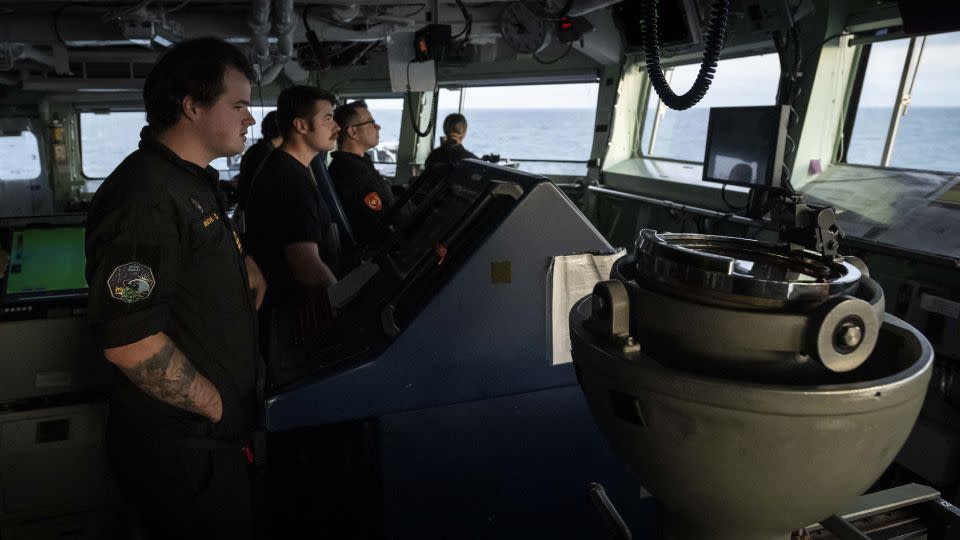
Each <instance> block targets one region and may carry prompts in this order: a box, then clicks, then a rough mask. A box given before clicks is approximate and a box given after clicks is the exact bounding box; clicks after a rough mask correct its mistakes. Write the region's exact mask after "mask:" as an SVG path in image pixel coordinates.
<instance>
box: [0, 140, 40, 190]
mask: <svg viewBox="0 0 960 540" xmlns="http://www.w3.org/2000/svg"><path fill="white" fill-rule="evenodd" d="M40 171H41V167H40V146H39V145H38V144H37V137H36V135H34V134H33V133H31V132H30V131H27V130H24V131H20V130H16V131H10V132H0V181H3V180H33V179H35V178H37V177H39V176H40Z"/></svg>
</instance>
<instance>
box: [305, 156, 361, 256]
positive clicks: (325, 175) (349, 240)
mask: <svg viewBox="0 0 960 540" xmlns="http://www.w3.org/2000/svg"><path fill="white" fill-rule="evenodd" d="M310 169H311V170H313V176H314V177H315V178H316V179H317V187H319V188H320V196H321V197H323V202H324V203H326V205H327V208H328V209H329V210H330V217H331V218H333V221H334V222H335V223H336V224H337V229H338V232H339V234H340V249H341V250H342V251H343V252H344V253H346V252H350V251H353V250H354V248H356V246H357V242H356V240H355V238H354V236H353V229H352V228H351V227H350V222H349V221H348V220H347V214H346V213H345V212H344V211H343V205H342V204H340V197H339V196H337V188H336V187H335V186H334V185H333V178H331V177H330V172H329V171H327V153H326V152H320V153H319V154H317V157H315V158H313V161H311V162H310Z"/></svg>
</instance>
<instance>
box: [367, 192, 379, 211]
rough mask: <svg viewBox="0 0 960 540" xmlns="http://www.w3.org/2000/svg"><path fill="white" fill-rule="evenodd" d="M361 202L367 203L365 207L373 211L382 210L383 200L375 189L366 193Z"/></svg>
mask: <svg viewBox="0 0 960 540" xmlns="http://www.w3.org/2000/svg"><path fill="white" fill-rule="evenodd" d="M363 204H365V205H367V208H369V209H371V210H373V211H374V212H379V211H381V210H383V201H381V200H380V194H379V193H377V192H376V191H371V192H370V193H367V194H366V195H365V196H364V197H363Z"/></svg>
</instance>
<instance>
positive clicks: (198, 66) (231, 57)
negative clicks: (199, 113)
mask: <svg viewBox="0 0 960 540" xmlns="http://www.w3.org/2000/svg"><path fill="white" fill-rule="evenodd" d="M228 67H232V68H234V69H236V70H237V71H239V72H240V73H243V75H244V76H245V77H246V78H247V80H249V81H253V80H254V78H255V77H254V74H253V68H252V67H250V62H249V61H248V60H247V57H246V55H244V54H243V52H241V51H240V49H238V48H237V47H235V46H233V45H231V44H229V43H227V42H225V41H223V40H222V39H219V38H198V39H191V40H188V41H183V42H180V43H178V44H176V45H174V46H173V47H172V48H171V49H170V50H169V51H167V52H166V53H165V54H164V55H163V56H162V57H161V58H160V60H158V61H157V63H156V64H155V65H154V66H153V69H152V70H150V73H149V74H148V75H147V80H146V81H145V82H144V84H143V104H144V108H145V109H146V111H147V123H148V124H150V127H152V128H153V129H154V131H156V132H158V133H159V132H162V131H164V130H166V129H167V128H169V127H171V126H173V125H174V124H176V123H177V121H178V120H180V116H181V115H182V114H183V98H185V97H187V96H190V97H192V98H193V99H194V100H196V101H197V103H199V104H201V105H203V106H205V107H209V106H210V105H213V104H214V103H215V102H216V101H217V98H219V97H220V96H221V95H222V94H223V92H224V91H225V89H224V82H223V79H224V74H225V73H226V72H227V68H228Z"/></svg>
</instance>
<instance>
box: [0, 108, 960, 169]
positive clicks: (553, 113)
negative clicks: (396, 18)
mask: <svg viewBox="0 0 960 540" xmlns="http://www.w3.org/2000/svg"><path fill="white" fill-rule="evenodd" d="M890 111H891V110H890V109H889V108H862V109H861V110H860V111H859V113H858V115H857V120H856V123H855V124H854V131H853V137H852V143H851V148H850V152H849V156H848V158H849V159H848V161H849V162H851V163H860V164H867V165H878V164H879V162H880V155H881V153H882V151H883V143H884V139H885V134H886V131H887V126H888V125H889V121H890ZM372 112H373V115H374V117H375V118H376V120H377V122H378V123H379V124H380V125H381V126H382V129H381V137H380V138H381V149H382V150H383V151H381V152H379V153H378V154H377V155H378V159H380V160H382V161H392V160H395V150H396V145H397V141H398V140H399V137H400V122H401V121H408V120H407V119H406V117H401V111H399V110H373V111H372ZM449 112H452V111H446V110H441V111H439V112H438V114H437V118H438V122H441V123H442V121H443V118H444V117H445V116H446V114H448V113H449ZM260 113H261V111H256V113H255V116H257V117H259V116H260ZM707 115H708V110H707V109H696V108H695V109H691V110H687V111H682V112H677V111H668V112H667V114H666V115H665V116H664V118H663V121H662V122H661V125H660V127H659V131H658V134H657V139H656V144H655V146H654V152H653V155H654V156H660V157H671V158H676V159H687V160H691V161H701V160H702V159H703V153H704V145H705V144H706V126H707ZM467 119H468V122H469V130H468V133H467V138H466V141H465V144H464V146H466V147H467V149H469V150H470V151H472V152H473V153H474V154H477V155H478V156H482V155H484V154H499V155H500V156H501V157H502V158H506V159H510V160H536V159H545V160H551V159H557V160H572V161H580V162H585V161H586V160H587V159H589V157H590V148H591V145H592V144H593V134H594V130H593V122H594V111H593V109H526V110H523V109H475V110H473V111H470V112H468V115H467ZM143 123H144V116H143V113H141V112H119V113H111V114H92V113H82V114H81V117H80V132H81V151H82V167H83V171H84V173H85V175H86V176H87V177H89V178H103V177H104V176H106V175H107V174H109V173H110V171H112V170H113V168H114V167H116V165H117V164H118V163H119V162H120V161H121V160H122V159H123V158H124V157H125V156H126V155H127V154H129V153H130V152H131V151H133V150H134V149H135V148H136V146H137V142H138V140H139V133H140V128H141V127H142V126H143ZM648 125H649V123H648ZM252 132H253V134H254V135H259V134H260V129H259V126H255V127H254V128H253V130H252ZM648 137H649V129H647V130H645V138H644V141H643V143H642V145H641V148H642V149H643V151H644V152H646V149H647V143H648V141H649V138H648ZM253 142H254V140H253V139H252V138H251V139H250V140H248V144H253ZM35 144H36V142H35V141H34V140H33V138H32V137H0V178H8V179H12V178H24V177H27V176H32V175H34V174H35V173H36V172H38V171H37V168H38V165H39V163H38V161H37V160H38V155H37V152H36V151H35ZM28 147H32V148H33V149H34V150H31V148H28ZM958 148H960V108H924V107H911V108H910V109H909V110H908V112H907V115H906V116H905V117H904V118H903V119H902V120H901V123H900V128H899V132H898V135H897V139H896V143H895V146H894V152H893V159H892V163H891V165H892V166H894V167H904V168H915V169H923V170H936V171H947V172H953V171H960V152H958V151H957V150H958ZM829 157H830V156H823V157H822V159H824V160H827V159H829ZM239 163H240V160H239V156H234V157H231V158H222V159H219V160H217V161H216V162H215V163H214V165H215V166H216V167H217V168H219V169H221V174H222V177H223V178H225V179H228V178H231V177H232V176H233V175H234V174H236V171H237V170H238V169H239ZM518 165H519V168H520V169H522V170H528V171H531V172H535V173H539V174H575V175H578V174H584V173H585V172H586V165H585V163H572V164H567V163H549V162H528V161H520V162H519V163H518ZM379 166H380V168H381V169H382V170H383V171H384V172H385V173H389V174H392V172H393V171H392V170H393V169H394V168H395V165H393V164H390V163H383V164H381V165H379ZM91 187H92V188H94V187H95V185H92V186H91Z"/></svg>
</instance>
